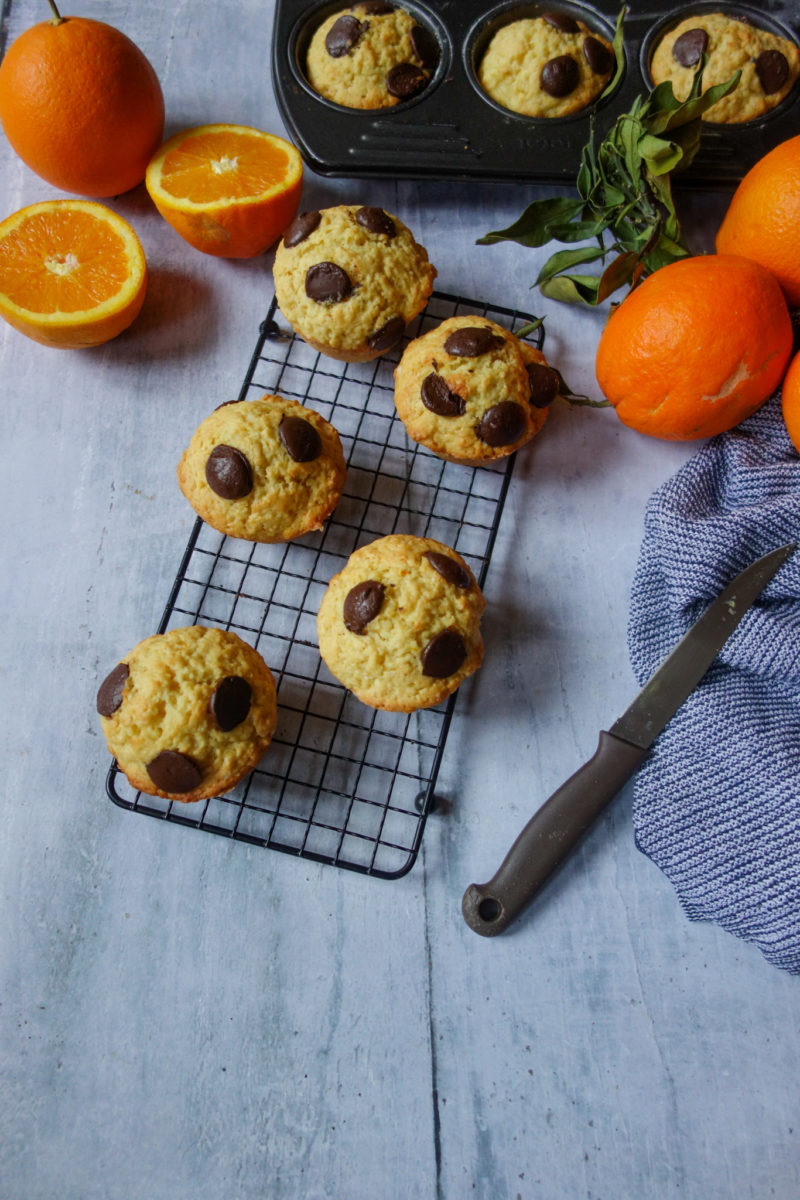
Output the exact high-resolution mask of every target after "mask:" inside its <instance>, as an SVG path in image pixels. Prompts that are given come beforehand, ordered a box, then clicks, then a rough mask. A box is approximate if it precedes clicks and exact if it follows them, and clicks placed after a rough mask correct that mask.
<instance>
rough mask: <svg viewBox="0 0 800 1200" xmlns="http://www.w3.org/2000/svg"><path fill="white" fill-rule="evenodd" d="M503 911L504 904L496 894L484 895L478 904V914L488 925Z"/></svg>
mask: <svg viewBox="0 0 800 1200" xmlns="http://www.w3.org/2000/svg"><path fill="white" fill-rule="evenodd" d="M502 911H503V906H502V904H501V903H500V901H499V900H495V898H494V896H484V898H483V900H481V902H480V904H479V905H478V916H479V917H480V919H481V920H482V921H485V922H486V924H487V925H491V923H492V922H493V921H496V920H497V918H498V917H499V916H500V914H501V913H502Z"/></svg>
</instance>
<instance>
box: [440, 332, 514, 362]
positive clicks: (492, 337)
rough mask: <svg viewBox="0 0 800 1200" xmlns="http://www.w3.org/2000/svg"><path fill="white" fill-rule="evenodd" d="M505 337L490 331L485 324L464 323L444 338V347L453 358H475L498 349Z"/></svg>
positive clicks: (503, 343) (502, 344)
mask: <svg viewBox="0 0 800 1200" xmlns="http://www.w3.org/2000/svg"><path fill="white" fill-rule="evenodd" d="M505 341H506V339H505V338H503V337H501V336H500V334H499V333H492V331H491V329H489V327H488V326H487V325H465V326H464V327H463V329H457V330H456V331H455V333H451V334H450V336H449V337H448V338H447V339H446V340H445V343H444V348H445V350H446V351H447V353H448V354H452V355H453V357H454V358H477V357H478V355H479V354H488V352H489V351H490V350H499V349H500V347H501V346H504V345H505Z"/></svg>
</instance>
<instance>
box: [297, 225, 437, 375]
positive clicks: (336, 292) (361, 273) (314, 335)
mask: <svg viewBox="0 0 800 1200" xmlns="http://www.w3.org/2000/svg"><path fill="white" fill-rule="evenodd" d="M274 275H275V295H276V298H277V301H278V305H279V306H280V310H281V312H282V313H283V315H284V316H285V317H286V320H287V321H288V322H289V324H290V325H291V326H292V328H293V329H294V330H295V331H296V332H297V333H298V334H299V335H300V337H302V338H303V339H304V340H305V341H306V342H308V343H309V345H311V346H313V347H314V348H315V349H316V350H319V351H321V352H322V353H323V354H327V355H329V356H330V357H331V358H337V359H341V360H344V361H346V362H368V361H369V360H370V359H373V358H377V357H378V355H380V354H385V353H386V351H387V350H391V349H392V347H393V346H395V345H397V343H398V342H399V341H400V339H401V337H402V336H403V333H404V331H405V328H406V325H407V324H408V322H409V321H411V320H412V319H413V318H414V317H415V316H416V315H417V313H419V312H421V310H422V309H423V308H424V307H425V304H426V302H427V300H428V297H429V296H430V294H431V292H432V290H433V281H434V279H435V278H436V268H435V267H434V266H432V264H431V263H430V262H429V261H428V255H427V253H426V251H425V250H424V249H423V247H422V246H420V245H418V243H417V242H416V241H415V240H414V238H413V236H412V234H411V231H410V230H409V229H408V228H407V227H406V226H405V225H404V224H403V222H402V221H399V220H398V219H397V217H393V216H392V215H391V214H390V213H387V212H384V210H383V209H382V208H373V207H370V206H362V207H359V206H358V205H355V204H341V205H338V206H337V207H335V208H326V209H323V210H322V211H321V212H304V213H301V214H300V215H299V216H298V217H296V218H295V220H294V221H293V222H292V224H291V225H290V226H289V228H288V229H287V230H286V232H285V233H284V235H283V238H282V239H281V241H280V242H279V243H278V248H277V251H276V253H275V267H274Z"/></svg>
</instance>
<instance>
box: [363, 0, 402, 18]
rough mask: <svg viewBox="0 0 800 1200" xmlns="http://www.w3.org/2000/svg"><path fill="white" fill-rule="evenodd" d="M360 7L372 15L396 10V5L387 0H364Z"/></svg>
mask: <svg viewBox="0 0 800 1200" xmlns="http://www.w3.org/2000/svg"><path fill="white" fill-rule="evenodd" d="M358 7H359V8H360V9H361V11H362V12H363V13H366V14H367V16H370V17H372V16H375V17H380V16H382V15H383V14H384V13H390V12H394V5H393V4H387V3H386V2H385V0H362V3H361V4H359V6H358Z"/></svg>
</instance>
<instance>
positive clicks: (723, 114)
mask: <svg viewBox="0 0 800 1200" xmlns="http://www.w3.org/2000/svg"><path fill="white" fill-rule="evenodd" d="M703 54H706V55H707V56H708V61H707V63H706V68H705V71H704V72H703V90H704V91H705V90H706V89H707V88H709V87H711V86H712V85H713V84H717V83H725V82H726V81H727V80H728V79H730V78H731V76H732V75H734V74H735V73H736V71H738V70H741V72H742V75H741V78H740V80H739V83H738V85H737V86H736V88H734V90H733V91H732V92H730V93H729V94H728V95H727V96H723V98H722V99H721V100H718V101H717V103H716V104H713V105H712V106H711V108H710V109H709V110H708V112H705V113H703V120H704V121H716V122H718V123H719V124H724V125H733V124H738V123H740V122H742V121H753V120H755V119H756V118H757V117H761V116H763V115H764V113H766V112H769V111H770V109H773V108H775V106H776V105H777V104H780V102H781V100H783V99H784V97H786V96H787V95H788V94H789V92H790V91H791V89H792V88H793V86H794V84H795V83H796V81H797V76H798V74H799V73H800V51H799V50H798V48H797V46H796V45H795V43H794V42H792V41H789V40H788V39H787V38H783V37H778V35H777V34H775V33H772V32H770V30H768V29H759V28H757V27H756V26H755V25H753V24H751V23H750V22H749V21H747V20H745V19H742V18H738V17H735V16H726V15H725V13H721V12H718V13H699V14H697V15H696V16H692V17H686V18H685V19H684V20H683V21H681V22H680V23H679V24H677V25H674V26H673V27H672V28H671V29H669V30H668V31H667V32H666V33H665V34H664V36H663V37H662V38H660V39H659V41H658V43H657V44H656V46H655V49H654V50H653V54H652V57H651V59H650V74H651V76H652V79H653V82H654V83H656V84H659V83H664V82H665V81H666V80H669V81H670V82H671V83H672V88H673V91H674V92H675V95H676V96H677V97H678V99H679V100H684V99H685V98H686V97H687V96H688V95H689V91H690V89H691V86H692V81H693V79H694V76H695V74H696V72H697V68H698V65H699V63H700V60H701V58H702V56H703Z"/></svg>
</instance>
